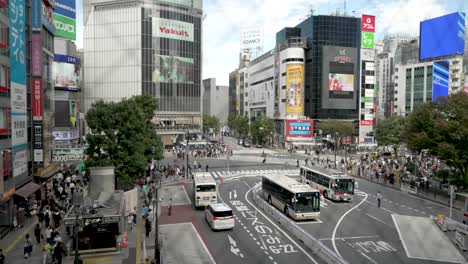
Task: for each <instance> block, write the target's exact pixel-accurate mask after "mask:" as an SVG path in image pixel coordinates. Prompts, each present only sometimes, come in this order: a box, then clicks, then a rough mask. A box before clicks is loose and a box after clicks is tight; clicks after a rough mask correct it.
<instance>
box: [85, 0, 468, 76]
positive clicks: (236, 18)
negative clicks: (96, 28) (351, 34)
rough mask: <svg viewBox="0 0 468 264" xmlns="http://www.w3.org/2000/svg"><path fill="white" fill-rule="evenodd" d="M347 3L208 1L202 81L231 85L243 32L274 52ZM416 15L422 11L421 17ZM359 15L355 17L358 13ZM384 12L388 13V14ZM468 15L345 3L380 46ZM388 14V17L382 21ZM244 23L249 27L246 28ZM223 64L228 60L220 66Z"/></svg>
mask: <svg viewBox="0 0 468 264" xmlns="http://www.w3.org/2000/svg"><path fill="white" fill-rule="evenodd" d="M344 2H345V1H342V0H317V1H315V2H314V4H310V2H308V1H305V0H291V1H288V2H287V3H286V2H284V1H278V0H272V1H267V0H255V1H246V0H242V1H231V2H225V1H219V0H205V1H204V3H203V4H204V7H203V9H204V13H205V15H206V18H205V20H204V24H203V26H204V28H203V76H202V77H203V79H206V78H216V80H217V83H218V84H219V85H227V84H228V78H229V76H228V75H229V72H231V71H232V70H234V69H235V68H237V67H238V66H239V65H238V62H239V51H240V29H241V28H242V27H247V26H252V25H258V24H263V27H264V48H263V51H264V52H266V51H268V50H271V49H272V48H273V47H274V45H275V44H274V42H275V34H276V32H278V31H279V30H281V29H282V28H284V27H294V26H296V25H297V24H299V23H300V22H301V21H302V20H304V18H306V17H307V16H308V15H309V14H310V10H311V9H313V10H314V15H329V14H332V13H336V12H337V11H338V12H339V13H343V9H344ZM76 6H77V25H78V26H77V40H76V44H77V46H78V47H79V48H83V0H77V3H76ZM414 10H418V12H417V13H415V12H414ZM353 11H354V13H353ZM384 11H385V12H384ZM456 11H461V12H468V3H467V2H464V1H461V0H460V1H441V0H428V1H423V0H409V1H404V0H390V1H388V0H387V1H374V0H367V1H365V0H358V1H346V13H347V14H348V15H353V14H354V16H356V17H360V16H361V15H362V14H370V15H374V16H376V24H377V25H378V26H377V28H376V40H377V41H380V40H382V39H383V37H384V36H385V35H387V34H399V33H404V34H411V35H415V36H418V35H419V22H420V21H422V20H425V19H430V18H433V17H438V16H441V15H444V14H448V13H451V12H456ZM382 13H383V15H382ZM243 21H245V22H243ZM219 58H223V61H222V63H220V61H219Z"/></svg>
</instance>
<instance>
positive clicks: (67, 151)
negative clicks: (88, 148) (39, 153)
mask: <svg viewBox="0 0 468 264" xmlns="http://www.w3.org/2000/svg"><path fill="white" fill-rule="evenodd" d="M84 153H85V149H83V148H63V149H53V150H52V160H53V161H80V160H83V159H84Z"/></svg>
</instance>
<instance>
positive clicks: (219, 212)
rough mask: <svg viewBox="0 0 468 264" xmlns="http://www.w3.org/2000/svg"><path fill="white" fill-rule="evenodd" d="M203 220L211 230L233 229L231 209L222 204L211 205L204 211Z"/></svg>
mask: <svg viewBox="0 0 468 264" xmlns="http://www.w3.org/2000/svg"><path fill="white" fill-rule="evenodd" d="M205 220H206V221H207V222H208V224H209V225H210V227H211V229H212V230H222V229H233V228H234V215H233V214H232V209H231V208H230V207H229V206H227V205H226V204H224V203H212V204H209V205H208V206H207V207H206V209H205Z"/></svg>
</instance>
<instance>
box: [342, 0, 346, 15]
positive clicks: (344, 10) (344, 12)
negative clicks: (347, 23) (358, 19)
mask: <svg viewBox="0 0 468 264" xmlns="http://www.w3.org/2000/svg"><path fill="white" fill-rule="evenodd" d="M343 4H344V9H343V15H346V0H344V1H343Z"/></svg>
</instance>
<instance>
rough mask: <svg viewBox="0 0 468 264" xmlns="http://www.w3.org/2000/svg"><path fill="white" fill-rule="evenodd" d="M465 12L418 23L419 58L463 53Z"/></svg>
mask: <svg viewBox="0 0 468 264" xmlns="http://www.w3.org/2000/svg"><path fill="white" fill-rule="evenodd" d="M465 19H466V16H465V13H462V12H456V13H452V14H448V15H445V16H441V17H436V18H433V19H429V20H425V21H422V22H421V23H420V28H419V30H420V32H419V36H420V39H419V45H420V47H419V59H420V60H425V59H431V58H437V57H442V56H449V55H455V54H464V43H465Z"/></svg>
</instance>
